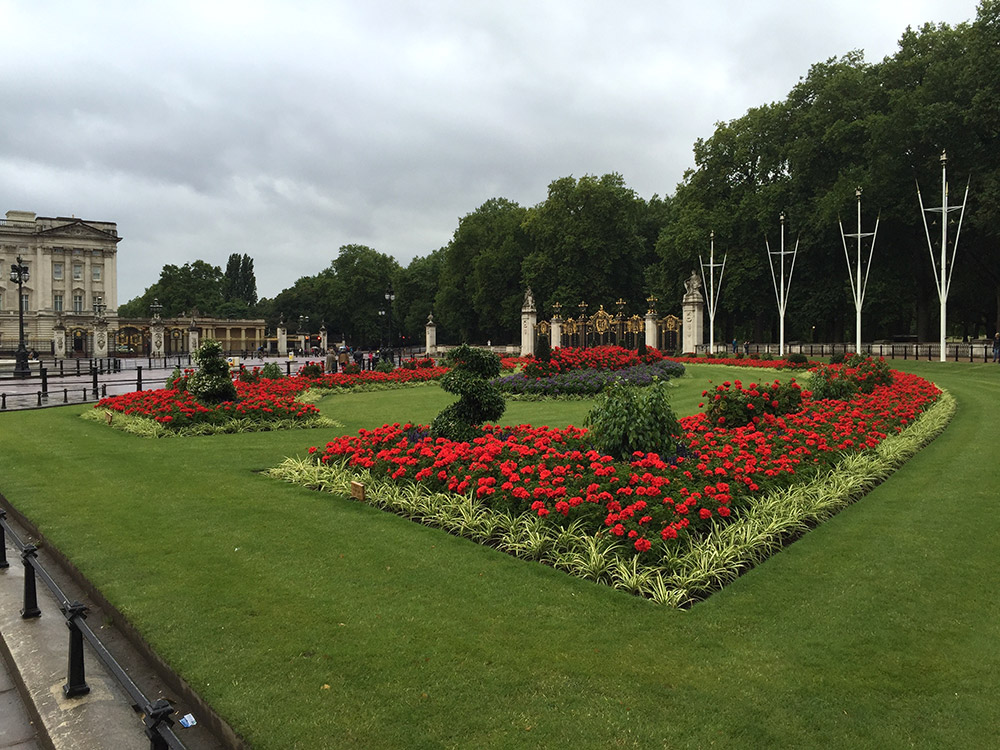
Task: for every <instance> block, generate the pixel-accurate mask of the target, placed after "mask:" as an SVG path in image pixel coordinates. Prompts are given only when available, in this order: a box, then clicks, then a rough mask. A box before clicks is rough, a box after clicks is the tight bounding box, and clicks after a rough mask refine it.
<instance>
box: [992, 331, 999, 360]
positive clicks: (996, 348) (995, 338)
mask: <svg viewBox="0 0 1000 750" xmlns="http://www.w3.org/2000/svg"><path fill="white" fill-rule="evenodd" d="M993 361H994V362H1000V331H997V332H996V333H995V334H993Z"/></svg>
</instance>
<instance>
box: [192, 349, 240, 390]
mask: <svg viewBox="0 0 1000 750" xmlns="http://www.w3.org/2000/svg"><path fill="white" fill-rule="evenodd" d="M192 358H193V359H194V361H195V364H197V365H198V371H197V372H195V373H194V374H193V375H191V377H190V378H188V384H187V390H188V392H189V393H190V394H191V395H192V396H194V397H195V398H197V399H198V400H199V401H204V402H205V403H210V404H218V403H222V402H223V401H235V400H236V386H235V385H233V379H232V377H230V375H229V363H228V362H226V358H225V357H224V356H223V355H222V344H220V343H219V342H218V341H215V340H213V339H208V340H206V341H205V343H203V344H202V345H201V346H199V347H198V349H197V350H196V351H195V353H194V355H193V357H192Z"/></svg>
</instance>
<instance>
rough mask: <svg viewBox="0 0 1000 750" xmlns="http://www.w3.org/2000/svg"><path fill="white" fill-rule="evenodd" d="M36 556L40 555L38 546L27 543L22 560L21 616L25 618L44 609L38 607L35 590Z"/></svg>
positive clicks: (39, 614) (37, 615) (39, 615)
mask: <svg viewBox="0 0 1000 750" xmlns="http://www.w3.org/2000/svg"><path fill="white" fill-rule="evenodd" d="M35 557H38V547H36V546H35V545H34V544H26V545H25V546H24V549H23V550H21V562H23V563H24V607H23V608H22V609H21V617H22V618H23V619H25V620H29V619H31V618H32V617H41V615H42V610H40V609H39V608H38V594H37V592H36V591H35V566H33V565H32V564H31V560H32V558H35Z"/></svg>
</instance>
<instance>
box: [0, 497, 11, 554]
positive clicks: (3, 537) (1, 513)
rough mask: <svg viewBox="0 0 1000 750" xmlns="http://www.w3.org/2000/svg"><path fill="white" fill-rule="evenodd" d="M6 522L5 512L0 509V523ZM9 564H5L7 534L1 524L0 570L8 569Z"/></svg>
mask: <svg viewBox="0 0 1000 750" xmlns="http://www.w3.org/2000/svg"><path fill="white" fill-rule="evenodd" d="M6 520H7V511H5V510H4V509H3V508H0V521H6ZM9 567H10V563H9V562H7V534H6V529H5V528H4V525H3V523H0V569H2V568H9Z"/></svg>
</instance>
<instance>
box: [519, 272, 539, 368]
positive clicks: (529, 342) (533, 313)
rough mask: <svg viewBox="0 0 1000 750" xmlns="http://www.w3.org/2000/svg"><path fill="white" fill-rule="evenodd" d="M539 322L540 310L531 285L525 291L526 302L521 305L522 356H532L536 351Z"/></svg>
mask: <svg viewBox="0 0 1000 750" xmlns="http://www.w3.org/2000/svg"><path fill="white" fill-rule="evenodd" d="M537 322H538V310H537V308H536V307H535V296H534V295H533V294H532V293H531V287H530V286H529V287H528V289H527V291H525V293H524V304H522V305H521V356H522V357H530V356H533V355H534V353H535V324H536V323H537Z"/></svg>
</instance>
